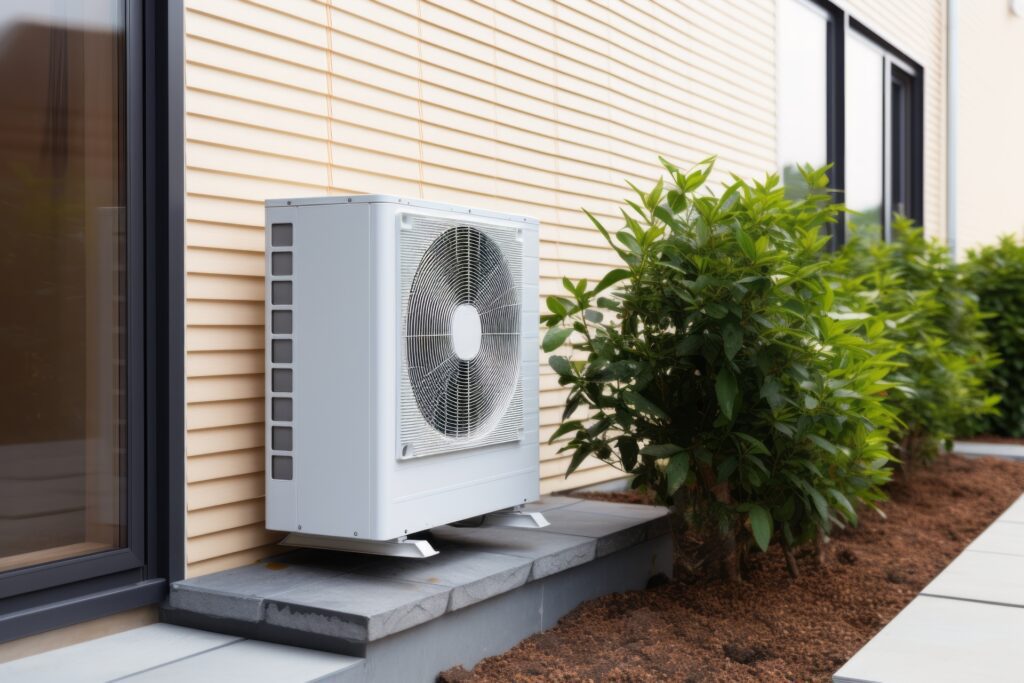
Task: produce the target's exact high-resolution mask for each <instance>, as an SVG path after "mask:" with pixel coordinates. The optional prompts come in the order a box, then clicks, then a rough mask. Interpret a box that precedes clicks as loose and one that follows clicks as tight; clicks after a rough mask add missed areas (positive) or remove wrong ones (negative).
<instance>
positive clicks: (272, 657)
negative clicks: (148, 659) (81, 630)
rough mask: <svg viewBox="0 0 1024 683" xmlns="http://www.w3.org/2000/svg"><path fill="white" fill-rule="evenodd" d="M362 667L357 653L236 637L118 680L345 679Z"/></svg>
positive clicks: (249, 682)
mask: <svg viewBox="0 0 1024 683" xmlns="http://www.w3.org/2000/svg"><path fill="white" fill-rule="evenodd" d="M364 668H365V662H364V661H363V660H362V659H359V658H356V657H347V656H345V655H337V654H333V653H330V652H320V651H318V650H307V649H305V648H299V647H290V646H288V645H278V644H276V643H264V642H260V641H256V640H239V641H238V642H236V643H232V644H230V645H227V646H225V647H219V648H215V649H213V650H207V651H206V652H203V653H200V654H198V655H196V656H194V657H187V658H184V659H179V660H177V661H175V662H171V663H170V664H164V665H162V666H158V667H155V668H152V669H149V670H148V671H142V672H140V673H137V674H134V675H132V676H128V677H125V678H122V679H120V680H122V681H125V682H126V683H127V682H130V683H160V682H163V681H166V682H167V683H180V682H181V681H188V683H207V682H208V683H234V682H236V681H237V683H254V682H256V681H282V682H283V681H317V682H318V683H328V682H330V683H347V682H349V681H361V680H364V677H363V675H362V674H363V669H364Z"/></svg>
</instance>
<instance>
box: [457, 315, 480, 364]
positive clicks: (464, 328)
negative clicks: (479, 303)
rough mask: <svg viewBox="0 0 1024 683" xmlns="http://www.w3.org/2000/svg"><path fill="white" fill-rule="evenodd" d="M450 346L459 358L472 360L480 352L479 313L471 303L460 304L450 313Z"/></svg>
mask: <svg viewBox="0 0 1024 683" xmlns="http://www.w3.org/2000/svg"><path fill="white" fill-rule="evenodd" d="M451 335H452V347H454V350H455V355H456V356H458V357H459V358H460V359H461V360H473V359H474V358H476V354H478V353H479V352H480V340H481V338H482V336H483V333H482V329H481V327H480V313H478V312H477V310H476V306H473V305H472V304H461V305H459V306H457V307H456V308H455V312H454V313H453V314H452V331H451Z"/></svg>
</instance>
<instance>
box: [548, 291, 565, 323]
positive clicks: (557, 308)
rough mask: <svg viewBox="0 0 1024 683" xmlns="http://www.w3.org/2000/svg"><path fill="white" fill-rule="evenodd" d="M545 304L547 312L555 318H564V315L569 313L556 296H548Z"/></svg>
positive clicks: (563, 301) (561, 300)
mask: <svg viewBox="0 0 1024 683" xmlns="http://www.w3.org/2000/svg"><path fill="white" fill-rule="evenodd" d="M547 303H548V310H549V311H551V312H552V313H554V314H555V315H557V316H560V317H563V318H564V317H565V315H566V314H567V313H568V312H569V309H568V308H566V307H565V300H564V299H560V298H558V297H557V296H549V297H548V300H547Z"/></svg>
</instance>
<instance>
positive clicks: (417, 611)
mask: <svg viewBox="0 0 1024 683" xmlns="http://www.w3.org/2000/svg"><path fill="white" fill-rule="evenodd" d="M450 592H451V587H450V586H440V585H431V584H428V583H417V582H412V581H395V580H391V579H382V578H379V577H367V576H358V575H355V574H337V575H333V576H330V577H327V578H325V579H323V580H318V581H304V582H302V583H301V584H299V585H297V586H295V587H293V588H292V589H291V590H287V591H284V592H281V593H276V594H275V595H273V596H271V597H268V598H267V604H266V616H265V621H266V623H268V624H270V625H271V626H279V627H282V628H288V629H292V630H296V631H310V632H312V633H318V634H320V635H325V636H332V637H337V638H343V639H360V638H361V639H365V640H376V639H377V638H383V637H384V636H388V635H391V634H392V633H397V632H398V631H402V630H404V629H407V628H410V627H412V626H416V625H417V624H422V623H423V622H424V621H429V620H430V619H436V618H437V617H439V616H441V615H442V614H444V613H445V611H446V610H447V609H448V594H449V593H450Z"/></svg>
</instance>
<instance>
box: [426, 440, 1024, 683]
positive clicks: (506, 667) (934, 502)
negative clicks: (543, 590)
mask: <svg viewBox="0 0 1024 683" xmlns="http://www.w3.org/2000/svg"><path fill="white" fill-rule="evenodd" d="M1022 490H1024V463H1016V462H1012V461H1006V460H996V459H992V458H978V459H965V458H960V457H957V456H946V457H944V458H942V459H940V460H939V461H938V462H936V463H935V464H933V465H932V466H930V467H927V468H926V467H918V468H916V469H915V471H914V473H913V478H912V479H911V480H910V481H909V482H900V481H898V482H894V483H893V484H892V485H891V486H890V489H889V493H890V496H891V500H890V501H889V502H887V503H886V504H885V506H884V511H885V513H886V515H887V518H886V519H882V518H880V517H879V516H878V515H876V514H874V513H871V512H868V513H865V514H864V515H863V518H862V521H861V525H860V527H859V528H856V529H849V530H845V531H841V532H838V533H837V534H836V535H835V536H834V537H833V540H832V542H831V543H830V544H829V545H828V562H827V564H826V566H824V567H820V566H818V565H817V564H816V563H815V562H814V561H813V559H812V558H810V557H801V558H800V559H799V566H800V577H799V578H798V579H796V580H793V579H790V578H789V576H788V575H787V573H786V568H785V564H784V561H783V558H782V555H781V553H779V552H778V551H777V550H774V549H773V550H772V551H771V552H768V553H766V554H763V555H758V556H756V557H755V558H754V561H753V563H752V568H751V571H750V573H749V575H748V576H747V580H746V581H744V582H742V583H740V584H736V585H730V584H727V583H723V582H720V581H711V580H701V579H695V578H693V577H688V576H685V575H684V573H683V570H682V567H681V565H680V564H679V563H678V562H677V578H676V579H674V580H672V581H669V582H666V583H663V584H662V585H659V586H656V587H652V588H649V589H648V590H645V591H638V592H633V593H623V594H618V595H609V596H605V597H603V598H599V599H597V600H593V601H591V602H588V603H585V604H583V605H581V606H580V607H579V608H577V609H576V610H575V611H573V612H572V613H570V614H568V615H567V616H566V617H565V618H563V619H562V620H561V621H560V622H559V624H558V625H557V626H556V627H555V628H553V629H551V630H549V631H546V632H544V633H540V634H538V635H536V636H533V637H531V638H528V639H527V640H525V641H523V642H522V643H520V644H519V645H517V646H516V647H515V648H513V649H512V650H510V651H509V652H506V653H505V654H502V655H499V656H497V657H491V658H489V659H485V660H484V661H482V662H480V663H479V664H478V665H477V666H476V667H475V668H474V669H473V670H472V671H465V670H463V669H461V668H456V669H452V670H449V671H446V672H444V673H443V674H442V675H441V676H440V679H439V680H442V681H451V682H455V681H473V682H481V681H501V682H502V683H504V682H505V681H729V682H730V683H732V682H735V681H829V680H831V676H832V674H833V673H834V672H835V671H836V670H837V669H839V667H840V666H842V664H843V663H844V662H846V660H847V659H849V658H850V657H851V656H853V654H854V653H855V652H856V651H857V650H858V649H860V647H861V646H863V645H864V644H865V643H866V642H867V641H868V640H870V639H871V637H872V636H873V635H874V634H875V633H877V632H878V630H879V629H881V627H882V626H883V625H885V624H886V622H888V621H889V620H890V619H892V618H893V617H894V616H896V614H897V613H898V612H899V611H900V609H902V608H903V606H904V605H906V604H907V603H908V602H909V601H910V600H911V599H912V598H913V597H914V596H915V595H916V594H917V593H918V592H919V591H920V590H921V589H922V588H923V587H924V586H925V584H927V583H928V581H929V580H930V579H931V578H932V577H934V576H935V575H936V574H937V573H938V572H939V571H941V570H942V569H943V568H944V567H945V566H946V565H947V564H948V563H949V562H950V561H951V560H952V559H953V558H954V557H956V556H957V555H958V554H959V553H960V551H961V550H963V548H964V547H965V546H966V545H967V544H968V543H969V542H970V541H971V539H973V538H974V537H975V536H976V535H977V534H978V533H979V532H981V531H982V530H983V529H984V528H985V527H986V526H988V524H989V523H991V522H992V520H994V519H995V518H996V517H997V516H999V514H1000V513H1002V512H1003V510H1005V509H1006V508H1007V507H1008V506H1009V505H1010V503H1012V502H1013V501H1014V500H1015V499H1016V498H1017V497H1018V496H1019V495H1020V494H1021V491H1022ZM595 497H601V498H604V499H615V500H624V499H625V500H629V501H630V502H634V501H635V496H633V497H631V494H601V495H600V496H595Z"/></svg>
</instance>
